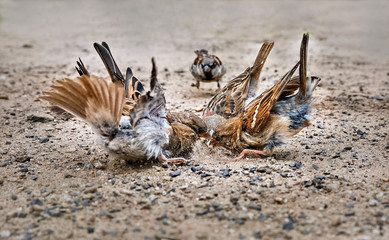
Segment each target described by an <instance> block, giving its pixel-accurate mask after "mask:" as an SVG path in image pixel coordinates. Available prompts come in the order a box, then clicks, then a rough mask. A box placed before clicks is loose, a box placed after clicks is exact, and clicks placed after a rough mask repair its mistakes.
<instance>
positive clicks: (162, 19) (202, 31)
mask: <svg viewBox="0 0 389 240" xmlns="http://www.w3.org/2000/svg"><path fill="white" fill-rule="evenodd" d="M387 9H389V2H388V1H328V2H327V1H298V2H292V1H171V0H166V1H114V3H111V2H108V1H91V0H86V1H55V0H37V1H27V0H23V1H11V0H0V115H1V118H0V126H1V128H0V129H1V130H0V138H1V141H0V239H3V238H4V239H66V238H69V239H115V238H116V239H145V240H146V239H147V240H149V239H329V238H335V239H364V240H368V239H389V192H388V190H389V171H388V166H387V164H388V160H389V158H388V157H389V136H388V133H389V67H388V66H389V58H388V56H389V47H388V43H389V30H388V27H387V23H388V22H389V15H388V14H387ZM305 31H308V32H310V34H311V41H310V44H309V72H310V73H312V74H315V75H317V76H320V77H321V78H322V82H321V84H320V85H319V87H318V88H317V90H316V91H315V94H314V95H315V108H316V113H315V115H314V117H313V120H312V125H311V126H310V127H308V128H306V129H305V130H303V131H302V132H300V133H299V134H298V135H297V136H296V137H295V138H294V139H292V140H291V141H290V143H289V144H288V145H286V146H285V147H282V148H279V149H277V150H276V152H275V155H274V156H273V157H268V158H249V159H244V160H242V161H239V162H236V161H234V160H233V159H234V156H232V155H231V154H230V153H229V152H228V151H226V150H223V149H211V148H209V147H208V146H207V145H206V144H205V143H203V142H201V141H198V142H197V143H196V147H195V150H194V153H193V155H192V156H191V159H192V160H193V161H192V162H191V164H188V165H185V166H165V165H161V164H159V163H152V164H150V165H148V166H134V165H129V164H126V163H124V162H120V161H115V160H114V159H112V158H111V157H108V156H107V155H106V154H105V153H104V151H103V150H102V149H101V148H100V147H99V146H98V145H96V144H95V140H94V134H93V133H92V131H91V130H90V128H89V127H88V126H87V125H86V124H85V123H83V122H81V121H79V120H77V119H75V118H71V117H70V116H67V115H58V114H55V113H53V112H51V111H50V109H49V105H48V104H47V103H46V102H41V101H39V100H38V96H39V95H40V94H41V93H42V91H43V90H45V89H48V86H49V85H50V84H51V83H53V82H54V81H55V80H56V79H60V78H63V77H75V76H76V71H75V70H74V65H75V61H76V60H77V59H78V57H81V58H82V59H83V61H84V63H86V65H87V66H88V69H89V70H90V71H91V72H92V73H94V74H96V75H100V76H104V77H108V76H107V74H106V71H105V69H104V66H103V64H102V63H101V62H100V60H99V59H98V55H97V54H96V53H95V51H94V49H93V47H92V44H93V42H101V41H107V42H108V43H109V44H110V46H111V49H112V51H113V54H114V56H115V57H116V60H117V62H118V63H119V65H120V66H121V67H122V68H123V70H124V69H125V68H126V67H127V66H130V67H132V69H133V71H134V73H135V75H136V76H138V78H140V79H141V80H143V81H146V82H147V79H148V78H149V75H150V70H151V63H150V58H151V57H152V56H154V57H155V58H156V61H157V65H158V67H159V72H158V73H159V80H160V82H162V83H163V84H164V88H165V89H166V97H167V101H168V107H169V108H170V109H173V110H182V109H190V108H195V107H201V106H203V105H204V104H205V103H206V102H207V101H208V100H209V99H210V97H211V96H212V94H213V93H214V92H215V90H216V84H215V83H209V84H204V83H202V84H201V87H200V89H196V88H193V87H191V83H193V82H194V80H193V78H192V76H191V74H190V73H189V71H188V67H189V65H190V63H191V61H193V59H194V57H195V54H194V53H193V51H194V50H196V49H199V48H206V49H208V50H210V51H212V52H213V53H215V54H217V55H218V56H219V58H220V59H221V60H222V61H223V63H224V65H225V66H226V67H227V68H228V70H227V73H226V75H225V77H224V78H223V81H222V85H224V84H225V83H226V82H227V81H228V80H230V79H232V78H233V77H235V76H237V75H238V74H239V73H241V72H242V71H243V70H244V69H245V68H246V67H248V66H250V65H251V64H252V62H253V60H254V58H255V56H256V54H257V52H258V50H259V48H260V45H261V42H263V41H264V40H273V41H275V47H274V49H273V51H272V52H271V54H270V56H269V59H268V62H267V63H266V65H265V68H264V71H263V74H262V78H263V79H264V83H263V84H264V85H270V84H272V83H274V81H276V80H277V79H278V78H279V77H280V76H281V74H282V73H284V72H285V71H286V70H287V69H289V68H290V67H291V66H293V65H294V63H295V62H296V61H297V60H298V51H299V44H300V41H301V37H302V33H303V32H305ZM174 171H179V172H180V174H179V175H178V176H177V177H171V176H170V174H171V173H172V172H174Z"/></svg>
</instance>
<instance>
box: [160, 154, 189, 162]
mask: <svg viewBox="0 0 389 240" xmlns="http://www.w3.org/2000/svg"><path fill="white" fill-rule="evenodd" d="M158 160H159V161H161V162H168V163H169V162H170V163H187V162H189V161H188V160H186V159H185V158H167V157H166V156H165V155H164V154H161V155H160V156H159V157H158Z"/></svg>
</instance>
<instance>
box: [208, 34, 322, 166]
mask: <svg viewBox="0 0 389 240" xmlns="http://www.w3.org/2000/svg"><path fill="white" fill-rule="evenodd" d="M308 39H309V35H308V34H304V36H303V40H302V43H301V48H300V62H299V63H297V64H296V65H295V66H294V67H293V68H292V69H291V70H290V71H289V72H288V73H287V74H285V75H284V76H283V77H282V78H281V79H280V80H279V81H278V82H276V83H275V85H274V86H273V87H272V88H270V89H268V90H266V91H264V92H263V93H262V94H260V95H259V96H258V97H256V98H255V99H253V100H252V101H251V102H249V103H248V104H247V106H245V107H244V109H243V110H242V111H241V112H240V113H238V114H237V115H236V116H234V117H231V118H228V119H225V118H220V115H219V117H217V119H218V120H216V122H217V123H216V124H215V123H213V124H214V126H216V127H215V129H214V131H213V132H211V134H212V141H211V143H212V144H213V145H222V146H223V147H225V148H227V149H229V150H231V151H233V152H238V153H239V152H240V155H239V157H238V159H240V158H243V157H244V156H245V155H246V154H260V155H265V156H269V155H271V154H272V153H273V150H274V148H275V147H277V146H279V145H282V144H283V141H284V139H285V138H289V137H292V136H294V135H295V134H297V133H298V132H299V131H300V130H301V129H303V128H304V127H307V126H308V125H309V114H310V108H311V106H310V105H311V96H312V92H313V90H314V89H315V87H316V86H317V84H318V83H319V81H320V79H319V78H318V77H313V76H312V77H307V74H306V71H307V70H306V65H307V47H308ZM299 65H300V68H299V76H298V78H292V75H293V73H294V72H295V71H296V69H297V67H298V66H299ZM297 80H298V83H299V84H296V83H297ZM207 118H209V119H207ZM212 118H213V116H212V115H211V116H209V117H205V118H204V120H205V121H206V122H207V123H208V122H209V121H211V122H212V121H215V120H213V119H212Z"/></svg>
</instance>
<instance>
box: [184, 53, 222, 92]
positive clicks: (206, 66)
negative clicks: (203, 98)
mask: <svg viewBox="0 0 389 240" xmlns="http://www.w3.org/2000/svg"><path fill="white" fill-rule="evenodd" d="M195 53H196V55H197V57H196V58H195V60H194V61H193V63H192V65H191V66H190V68H189V70H190V72H191V73H192V75H193V77H194V78H195V79H196V84H194V86H196V87H197V88H199V87H200V82H217V87H218V89H220V79H221V78H222V77H223V75H224V74H225V73H226V71H227V69H226V67H225V66H223V64H222V62H221V61H220V59H219V58H218V57H217V56H215V55H211V54H209V53H208V51H207V50H205V49H201V50H196V51H195Z"/></svg>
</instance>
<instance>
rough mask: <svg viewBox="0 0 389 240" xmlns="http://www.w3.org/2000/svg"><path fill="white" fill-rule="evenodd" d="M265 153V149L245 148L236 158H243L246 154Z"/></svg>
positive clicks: (236, 159)
mask: <svg viewBox="0 0 389 240" xmlns="http://www.w3.org/2000/svg"><path fill="white" fill-rule="evenodd" d="M248 154H250V155H265V153H264V152H263V151H260V150H253V149H244V150H243V151H242V152H241V153H240V154H239V156H238V157H237V158H235V161H238V160H241V159H242V158H244V156H246V155H248Z"/></svg>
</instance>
